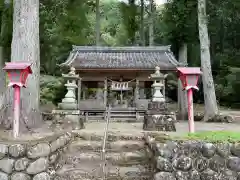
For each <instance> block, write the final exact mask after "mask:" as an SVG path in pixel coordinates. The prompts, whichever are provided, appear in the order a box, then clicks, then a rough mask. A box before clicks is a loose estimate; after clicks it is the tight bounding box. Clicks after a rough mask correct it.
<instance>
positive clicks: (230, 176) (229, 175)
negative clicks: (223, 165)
mask: <svg viewBox="0 0 240 180" xmlns="http://www.w3.org/2000/svg"><path fill="white" fill-rule="evenodd" d="M237 176H238V175H237V173H236V172H233V171H230V170H225V171H222V172H221V173H220V175H219V179H220V180H238V179H237Z"/></svg>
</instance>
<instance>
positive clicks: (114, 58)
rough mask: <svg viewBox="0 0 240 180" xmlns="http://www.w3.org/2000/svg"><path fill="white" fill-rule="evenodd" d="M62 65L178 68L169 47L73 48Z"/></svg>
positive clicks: (76, 66) (92, 67) (85, 67)
mask: <svg viewBox="0 0 240 180" xmlns="http://www.w3.org/2000/svg"><path fill="white" fill-rule="evenodd" d="M62 65H68V66H74V67H75V68H81V69H95V68H104V69H105V68H106V69H125V68H128V69H153V68H155V67H156V66H159V67H160V68H161V69H166V70H171V69H175V68H176V67H177V66H180V64H179V63H178V61H176V59H175V58H174V56H173V54H172V52H171V51H170V47H169V46H158V47H95V46H83V47H81V46H73V50H72V52H71V54H70V56H69V58H68V60H67V61H66V62H65V63H63V64H62Z"/></svg>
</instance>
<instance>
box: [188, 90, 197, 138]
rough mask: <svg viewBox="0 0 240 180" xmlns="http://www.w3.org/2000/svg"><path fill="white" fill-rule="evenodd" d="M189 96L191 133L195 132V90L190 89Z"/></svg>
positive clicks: (189, 126) (189, 127)
mask: <svg viewBox="0 0 240 180" xmlns="http://www.w3.org/2000/svg"><path fill="white" fill-rule="evenodd" d="M187 96H188V122H189V123H188V129H189V132H190V133H194V132H195V126H194V116H193V90H192V89H189V90H188V91H187Z"/></svg>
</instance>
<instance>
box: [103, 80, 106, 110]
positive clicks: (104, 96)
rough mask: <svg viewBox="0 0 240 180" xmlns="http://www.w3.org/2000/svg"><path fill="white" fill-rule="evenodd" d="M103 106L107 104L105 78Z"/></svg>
mask: <svg viewBox="0 0 240 180" xmlns="http://www.w3.org/2000/svg"><path fill="white" fill-rule="evenodd" d="M103 101H104V102H103V103H104V106H105V107H106V106H107V78H105V80H104V99H103Z"/></svg>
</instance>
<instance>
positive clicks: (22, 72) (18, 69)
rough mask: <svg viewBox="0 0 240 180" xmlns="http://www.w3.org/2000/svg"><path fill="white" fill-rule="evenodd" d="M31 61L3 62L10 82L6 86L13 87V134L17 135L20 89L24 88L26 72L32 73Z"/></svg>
mask: <svg viewBox="0 0 240 180" xmlns="http://www.w3.org/2000/svg"><path fill="white" fill-rule="evenodd" d="M30 66H31V63H28V62H8V63H5V67H4V68H3V69H4V70H6V71H7V74H8V77H9V79H10V82H9V84H8V86H12V87H13V88H14V109H13V111H14V118H13V136H14V138H16V137H18V136H19V118H20V101H21V100H20V94H21V93H20V89H21V87H24V88H26V86H25V84H26V80H27V77H28V74H32V70H31V67H30Z"/></svg>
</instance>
